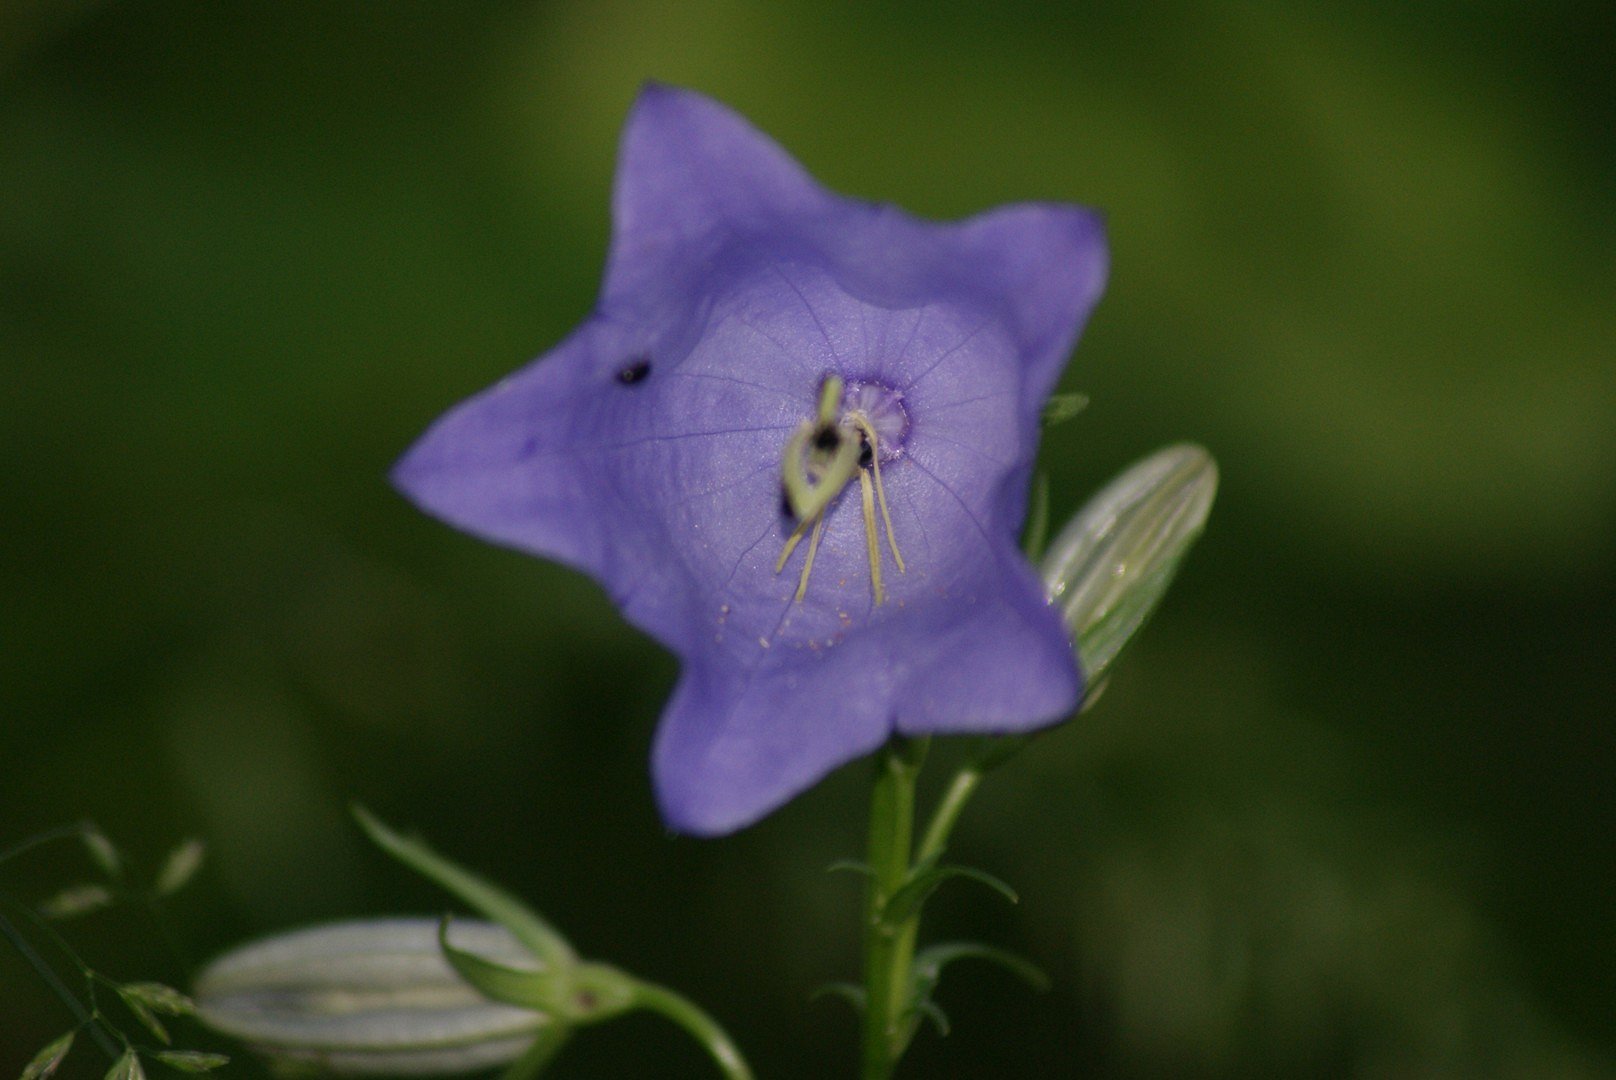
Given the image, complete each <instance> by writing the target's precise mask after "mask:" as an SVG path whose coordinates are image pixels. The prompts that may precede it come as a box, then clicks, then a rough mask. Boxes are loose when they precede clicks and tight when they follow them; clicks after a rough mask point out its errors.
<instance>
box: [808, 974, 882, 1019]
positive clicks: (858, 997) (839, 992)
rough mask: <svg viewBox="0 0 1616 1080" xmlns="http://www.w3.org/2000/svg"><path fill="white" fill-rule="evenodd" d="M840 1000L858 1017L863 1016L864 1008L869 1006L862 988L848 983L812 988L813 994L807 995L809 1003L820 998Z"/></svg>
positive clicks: (825, 984)
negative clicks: (851, 1007) (849, 1006)
mask: <svg viewBox="0 0 1616 1080" xmlns="http://www.w3.org/2000/svg"><path fill="white" fill-rule="evenodd" d="M828 997H833V998H840V999H841V1000H843V1001H845V1002H847V1003H848V1004H849V1005H851V1006H853V1011H854V1012H856V1013H858V1014H859V1015H861V1016H862V1015H863V1014H864V1009H865V1006H866V1005H868V1004H869V994H868V993H867V992H866V991H865V989H864V987H862V986H856V985H854V984H853V983H850V982H831V983H824V984H823V985H821V986H816V987H814V990H813V993H811V994H809V995H808V1000H809V1001H818V1000H819V999H820V998H828Z"/></svg>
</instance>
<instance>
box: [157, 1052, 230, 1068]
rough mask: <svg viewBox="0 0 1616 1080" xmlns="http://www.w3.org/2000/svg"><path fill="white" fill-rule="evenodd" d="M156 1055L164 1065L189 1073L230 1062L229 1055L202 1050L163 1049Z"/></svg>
mask: <svg viewBox="0 0 1616 1080" xmlns="http://www.w3.org/2000/svg"><path fill="white" fill-rule="evenodd" d="M156 1057H157V1060H158V1061H161V1062H162V1063H163V1064H164V1065H167V1066H169V1067H171V1068H175V1069H178V1070H180V1071H181V1072H188V1073H205V1072H212V1071H213V1070H214V1069H217V1068H219V1067H221V1066H224V1065H228V1064H230V1058H229V1057H228V1056H226V1055H224V1054H209V1053H206V1052H204V1051H202V1050H162V1051H159V1052H158V1053H157V1054H156Z"/></svg>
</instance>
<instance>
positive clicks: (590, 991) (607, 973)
mask: <svg viewBox="0 0 1616 1080" xmlns="http://www.w3.org/2000/svg"><path fill="white" fill-rule="evenodd" d="M639 990H640V982H639V980H637V979H635V978H634V977H633V976H631V975H628V974H626V973H624V972H622V971H619V970H618V969H617V968H614V967H612V966H611V965H610V964H598V963H587V964H579V965H578V967H577V968H576V969H575V970H574V971H573V973H572V977H571V978H569V979H568V980H567V994H568V997H567V1000H566V1002H565V1005H564V1007H565V1009H566V1016H567V1019H569V1020H572V1021H573V1022H574V1023H579V1024H593V1023H596V1022H597V1021H600V1020H609V1019H611V1018H612V1017H614V1016H619V1015H621V1014H623V1013H625V1012H628V1011H629V1010H630V1009H632V1008H634V1007H635V1005H636V1004H638V1001H637V998H638V996H639Z"/></svg>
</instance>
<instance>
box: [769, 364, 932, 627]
mask: <svg viewBox="0 0 1616 1080" xmlns="http://www.w3.org/2000/svg"><path fill="white" fill-rule="evenodd" d="M908 433H909V417H908V414H907V413H905V412H904V409H903V395H902V394H901V393H900V392H898V391H896V390H893V389H891V388H890V387H887V386H885V385H883V384H881V383H855V384H853V385H852V386H847V385H846V384H845V383H844V382H843V380H842V378H841V376H839V375H827V376H825V381H824V382H822V383H821V384H820V387H819V407H818V411H817V414H816V416H815V417H814V419H812V420H805V421H803V422H802V424H801V425H799V426H798V428H797V430H796V431H795V432H794V433H793V434H792V436H791V438H790V439H789V440H788V441H787V442H786V449H785V456H784V457H783V458H782V459H781V462H780V482H781V486H782V487H783V488H784V493H785V504H786V508H787V509H788V510H789V511H790V512H791V513H792V514H793V515H795V517H796V519H797V527H796V528H795V529H793V530H792V531H791V535H790V536H788V537H786V542H785V546H784V547H783V548H782V549H781V551H780V559H779V561H778V562H776V563H775V565H774V572H775V573H777V574H778V573H779V572H780V571H781V570H783V569H785V565H786V561H787V560H789V559H790V558H791V553H792V552H793V551H795V550H796V549H797V545H798V544H799V543H801V542H802V538H803V536H804V535H805V534H806V535H807V536H808V556H807V558H806V559H805V560H804V561H803V565H802V576H801V577H799V578H798V580H797V595H796V599H797V600H798V601H799V602H800V601H801V600H802V598H803V597H804V596H806V595H807V594H808V576H809V575H810V574H811V573H812V572H813V568H814V556H815V555H817V554H818V552H819V538H820V536H821V535H823V533H824V531H825V513H826V511H827V510H828V509H829V508H830V504H831V502H832V501H833V500H834V499H835V498H836V496H837V495H839V494H841V492H842V489H843V488H845V487H846V486H847V485H848V484H849V483H851V482H852V481H853V478H854V477H857V478H858V483H859V501H860V505H861V508H862V511H863V515H864V540H865V546H866V548H867V549H868V551H869V556H870V590H871V592H873V593H874V594H875V602H876V603H877V604H880V603H882V602H883V601H884V600H885V598H886V596H885V592H884V591H883V589H882V588H881V542H880V540H879V539H878V537H877V535H876V523H875V515H876V507H877V506H879V507H880V513H881V522H882V524H883V525H885V526H886V534H887V546H888V547H889V548H890V549H891V550H892V561H893V563H894V564H896V565H897V567H898V572H899V573H900V574H901V573H903V572H904V565H903V556H902V555H900V554H899V553H898V538H897V536H896V535H895V534H894V533H893V531H892V515H891V514H890V513H889V512H888V511H887V492H886V487H885V485H883V484H882V483H881V462H882V461H883V460H891V459H892V458H895V457H897V456H898V454H899V452H900V451H901V450H902V449H903V440H904V438H905V437H906V436H907V435H908Z"/></svg>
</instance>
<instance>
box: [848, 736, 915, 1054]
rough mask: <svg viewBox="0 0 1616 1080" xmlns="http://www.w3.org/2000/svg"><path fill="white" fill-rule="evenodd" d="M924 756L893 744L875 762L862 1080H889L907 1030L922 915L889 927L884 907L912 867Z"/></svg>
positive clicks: (905, 743)
mask: <svg viewBox="0 0 1616 1080" xmlns="http://www.w3.org/2000/svg"><path fill="white" fill-rule="evenodd" d="M925 754H926V744H925V742H924V741H918V742H914V741H909V740H904V739H895V740H893V741H892V742H891V743H889V744H888V745H887V747H886V748H885V749H884V750H882V751H881V753H880V755H879V756H878V757H877V759H876V768H877V770H878V771H877V773H876V778H875V788H874V791H873V792H872V793H871V797H870V835H869V852H868V863H869V869H870V877H869V881H868V883H867V884H866V888H865V902H864V995H865V996H864V1047H863V1059H862V1060H863V1072H862V1076H863V1080H888V1078H889V1077H891V1075H892V1071H893V1069H894V1068H895V1067H896V1066H897V1064H898V1059H899V1058H900V1057H902V1056H903V1051H904V1047H905V1045H906V1043H907V1042H908V1032H909V1031H910V1030H911V1027H910V1024H909V1023H908V1020H909V1016H908V1014H909V1009H910V1004H911V1003H910V1001H909V997H910V991H911V987H910V970H909V969H910V965H911V964H912V962H913V960H914V954H915V935H916V933H917V932H918V930H919V928H920V917H919V913H918V912H917V913H915V914H913V915H911V916H909V917H908V918H906V919H904V920H903V921H901V922H899V923H892V922H889V921H888V919H887V918H886V907H887V901H888V900H889V899H891V897H892V894H893V893H895V892H897V891H898V890H899V889H901V888H902V887H903V885H904V882H906V881H907V880H908V878H909V872H910V869H911V867H912V863H911V862H910V857H911V853H912V846H913V841H914V824H915V778H916V776H918V775H919V773H920V765H921V762H922V760H924V758H925Z"/></svg>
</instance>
